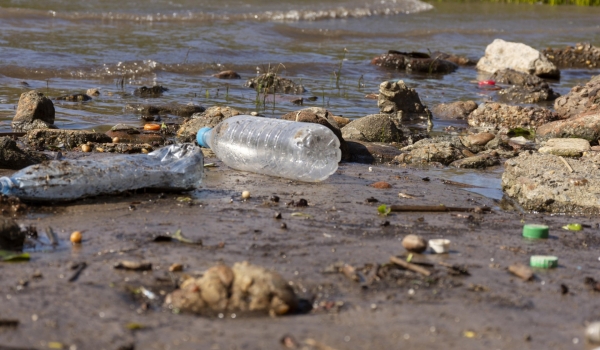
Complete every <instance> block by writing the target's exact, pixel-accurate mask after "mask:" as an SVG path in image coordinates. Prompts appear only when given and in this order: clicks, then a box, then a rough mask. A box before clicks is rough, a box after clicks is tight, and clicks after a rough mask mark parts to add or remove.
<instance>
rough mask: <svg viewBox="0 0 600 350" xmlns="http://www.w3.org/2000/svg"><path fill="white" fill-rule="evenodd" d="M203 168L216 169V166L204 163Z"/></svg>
mask: <svg viewBox="0 0 600 350" xmlns="http://www.w3.org/2000/svg"><path fill="white" fill-rule="evenodd" d="M204 167H205V168H217V167H218V165H217V164H215V163H206V164H204Z"/></svg>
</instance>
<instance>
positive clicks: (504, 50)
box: [477, 39, 560, 78]
mask: <svg viewBox="0 0 600 350" xmlns="http://www.w3.org/2000/svg"><path fill="white" fill-rule="evenodd" d="M505 68H511V69H514V70H517V71H520V72H525V73H529V74H534V75H537V76H540V77H546V78H558V77H559V76H560V71H559V70H558V68H556V66H555V65H554V64H553V63H552V62H550V61H549V60H548V58H547V57H546V56H544V54H542V53H541V52H539V51H538V50H536V49H534V48H532V47H530V46H527V45H525V44H521V43H512V42H508V41H504V40H502V39H496V40H494V41H493V42H492V43H491V44H489V45H488V46H487V48H486V49H485V56H483V57H482V58H481V59H480V60H479V62H477V69H479V70H482V71H486V72H490V73H495V72H496V71H498V70H501V69H505Z"/></svg>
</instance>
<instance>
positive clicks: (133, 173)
mask: <svg viewBox="0 0 600 350" xmlns="http://www.w3.org/2000/svg"><path fill="white" fill-rule="evenodd" d="M203 171H204V158H203V156H202V150H201V149H200V147H198V146H196V145H194V144H191V143H185V144H178V145H171V146H167V147H163V148H160V149H157V150H156V151H154V152H151V153H148V154H127V155H118V156H114V157H107V158H104V159H100V160H86V159H78V160H53V161H49V162H44V163H42V164H36V165H32V166H29V167H27V168H24V169H21V170H20V171H18V172H16V173H15V174H13V175H12V176H11V177H6V176H4V177H1V178H0V192H1V193H2V194H4V195H7V196H17V197H19V198H20V199H24V200H32V201H60V200H73V199H78V198H83V197H89V196H95V195H99V194H109V193H117V192H123V191H129V190H136V189H141V188H155V189H165V190H189V189H192V188H194V187H196V186H198V185H199V184H200V181H201V180H202V175H203Z"/></svg>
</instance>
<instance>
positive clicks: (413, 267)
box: [390, 256, 431, 276]
mask: <svg viewBox="0 0 600 350" xmlns="http://www.w3.org/2000/svg"><path fill="white" fill-rule="evenodd" d="M390 261H391V262H393V263H394V264H396V265H400V266H402V267H404V268H405V269H407V270H411V271H414V272H418V273H420V274H422V275H424V276H429V275H431V272H430V271H429V270H427V269H425V268H423V267H421V266H418V265H415V264H411V263H409V262H406V261H404V260H402V259H398V258H396V257H395V256H391V257H390Z"/></svg>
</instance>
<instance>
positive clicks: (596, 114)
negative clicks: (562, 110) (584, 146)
mask: <svg viewBox="0 0 600 350" xmlns="http://www.w3.org/2000/svg"><path fill="white" fill-rule="evenodd" d="M536 137H539V138H541V139H547V138H567V137H574V138H581V139H586V140H588V141H590V142H595V141H597V140H598V139H600V110H598V111H591V112H586V113H582V114H580V115H578V116H576V117H573V118H569V119H567V120H559V121H555V122H552V123H548V124H546V125H542V126H540V127H539V128H538V129H537V131H536Z"/></svg>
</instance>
